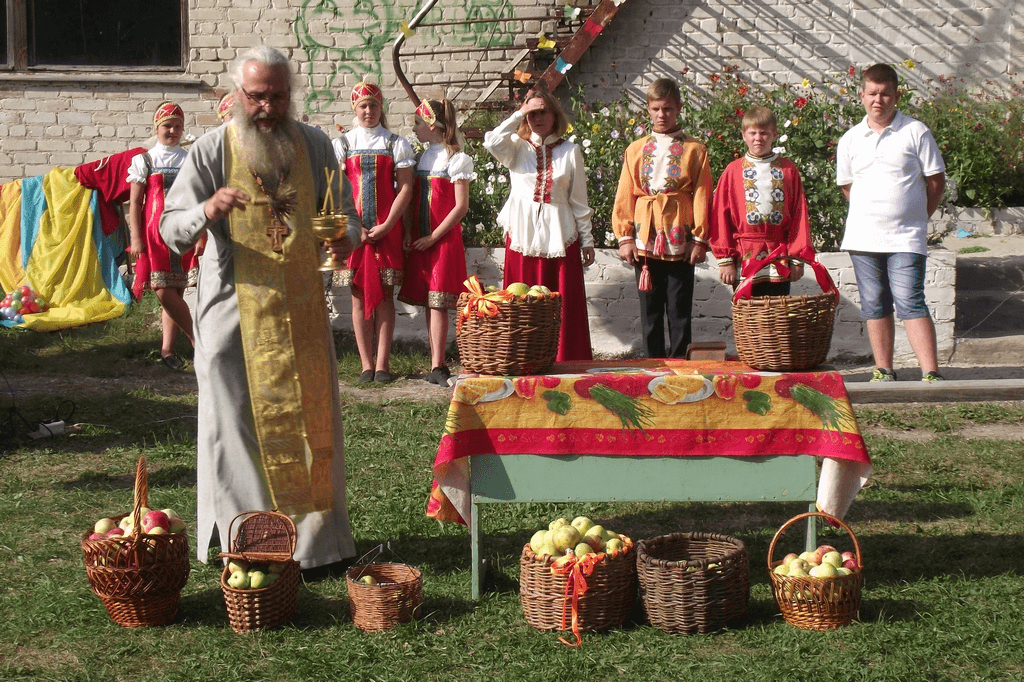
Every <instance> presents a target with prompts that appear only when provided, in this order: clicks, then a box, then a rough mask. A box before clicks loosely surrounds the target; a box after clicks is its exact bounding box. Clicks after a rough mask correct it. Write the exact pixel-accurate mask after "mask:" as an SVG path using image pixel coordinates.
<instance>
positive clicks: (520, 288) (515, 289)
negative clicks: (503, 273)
mask: <svg viewBox="0 0 1024 682" xmlns="http://www.w3.org/2000/svg"><path fill="white" fill-rule="evenodd" d="M505 291H507V292H508V293H510V294H512V295H513V296H526V294H528V293H529V292H530V287H529V285H527V284H524V283H523V282H512V284H509V285H508V286H507V287H505Z"/></svg>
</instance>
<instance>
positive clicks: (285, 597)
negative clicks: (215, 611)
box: [219, 511, 299, 634]
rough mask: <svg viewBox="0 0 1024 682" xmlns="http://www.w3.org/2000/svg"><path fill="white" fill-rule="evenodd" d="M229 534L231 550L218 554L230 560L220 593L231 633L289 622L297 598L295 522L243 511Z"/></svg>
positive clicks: (267, 628)
mask: <svg viewBox="0 0 1024 682" xmlns="http://www.w3.org/2000/svg"><path fill="white" fill-rule="evenodd" d="M236 523H237V524H238V525H237V527H236V525H235V524H236ZM228 535H229V537H231V551H229V552H221V553H220V555H219V556H220V557H221V558H222V559H227V560H228V562H227V564H225V566H224V570H223V571H222V572H221V576H220V589H221V592H222V593H223V594H224V606H225V607H226V608H227V611H228V620H229V621H230V623H231V629H232V630H233V631H234V632H236V633H238V634H243V633H246V632H249V631H250V630H269V629H271V628H276V627H277V626H279V625H284V624H285V623H287V622H289V621H290V620H291V619H292V616H294V615H295V610H296V604H297V603H298V594H299V562H298V561H295V559H294V558H293V557H294V555H295V538H296V529H295V522H294V521H292V520H291V518H289V517H288V516H285V515H284V514H280V513H278V512H272V511H247V512H242V513H241V514H238V515H237V516H235V518H233V519H232V520H231V525H230V527H229V529H228Z"/></svg>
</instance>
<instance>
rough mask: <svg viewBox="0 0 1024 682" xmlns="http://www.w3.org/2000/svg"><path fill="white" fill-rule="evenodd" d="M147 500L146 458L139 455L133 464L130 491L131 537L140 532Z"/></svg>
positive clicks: (136, 535)
mask: <svg viewBox="0 0 1024 682" xmlns="http://www.w3.org/2000/svg"><path fill="white" fill-rule="evenodd" d="M148 501H149V481H148V478H147V477H146V458H145V457H139V461H138V463H136V465H135V490H134V492H133V493H132V537H134V538H137V537H138V536H139V535H141V534H142V508H143V507H145V506H146V503H147V502H148Z"/></svg>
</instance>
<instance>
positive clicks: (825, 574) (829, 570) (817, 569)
mask: <svg viewBox="0 0 1024 682" xmlns="http://www.w3.org/2000/svg"><path fill="white" fill-rule="evenodd" d="M808 573H809V574H810V576H811V577H812V578H834V577H836V576H837V575H839V574H838V573H836V567H835V566H833V565H832V564H830V563H826V562H824V561H823V562H821V563H820V564H818V565H817V566H811V570H810V571H808Z"/></svg>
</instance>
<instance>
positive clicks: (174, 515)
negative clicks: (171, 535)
mask: <svg viewBox="0 0 1024 682" xmlns="http://www.w3.org/2000/svg"><path fill="white" fill-rule="evenodd" d="M160 511H162V512H163V513H164V514H167V518H169V519H178V518H181V517H180V516H178V512H176V511H174V510H173V509H161V510H160Z"/></svg>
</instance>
